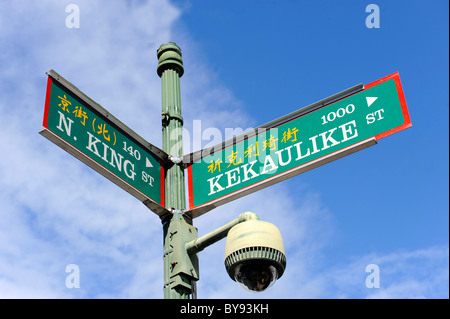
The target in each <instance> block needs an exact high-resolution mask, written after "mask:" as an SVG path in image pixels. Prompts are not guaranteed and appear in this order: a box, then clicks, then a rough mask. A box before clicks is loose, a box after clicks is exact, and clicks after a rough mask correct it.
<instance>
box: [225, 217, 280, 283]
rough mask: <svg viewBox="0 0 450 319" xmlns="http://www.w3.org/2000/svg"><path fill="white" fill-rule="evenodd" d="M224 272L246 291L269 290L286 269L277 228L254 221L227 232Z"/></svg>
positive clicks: (263, 222) (266, 223)
mask: <svg viewBox="0 0 450 319" xmlns="http://www.w3.org/2000/svg"><path fill="white" fill-rule="evenodd" d="M225 268H226V270H227V272H228V275H229V276H230V277H231V279H233V280H234V281H236V282H238V283H239V284H240V285H241V286H242V287H243V288H244V289H246V290H248V291H251V292H262V291H265V290H267V289H268V288H270V287H271V286H272V285H273V284H274V283H275V282H276V280H277V279H278V278H280V277H281V276H282V275H283V273H284V270H285V268H286V255H285V250H284V244H283V239H282V238H281V233H280V231H279V230H278V228H277V227H276V226H275V225H273V224H271V223H269V222H265V221H261V220H255V219H252V220H248V221H245V222H242V223H240V224H237V225H236V226H234V227H233V228H231V229H230V231H229V232H228V236H227V242H226V247H225Z"/></svg>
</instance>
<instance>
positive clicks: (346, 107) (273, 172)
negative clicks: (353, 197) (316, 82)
mask: <svg viewBox="0 0 450 319" xmlns="http://www.w3.org/2000/svg"><path fill="white" fill-rule="evenodd" d="M349 94H350V95H349ZM338 98H339V99H338V100H337V101H336V99H334V101H332V102H326V103H315V104H314V105H315V106H316V107H315V108H311V107H307V108H304V109H301V110H299V111H298V112H295V114H291V115H290V116H286V117H283V118H280V119H279V120H275V121H272V122H270V123H268V124H270V125H265V126H263V127H260V128H257V129H255V130H253V131H251V132H249V133H247V134H246V136H245V137H244V138H240V139H236V141H234V142H233V143H231V144H230V143H226V142H225V143H223V144H222V146H221V147H216V148H213V149H212V151H208V152H206V154H205V152H204V153H203V154H202V155H200V156H198V157H197V158H195V159H194V162H193V163H192V164H191V165H189V166H188V175H189V176H188V186H189V209H190V210H191V211H192V214H193V216H194V217H197V216H199V215H201V214H203V213H205V212H206V211H208V210H210V209H212V208H214V207H217V206H219V205H222V204H224V203H227V202H229V201H231V200H234V199H237V198H239V197H242V196H244V195H247V194H249V193H252V192H255V191H256V190H259V189H261V188H264V187H267V186H269V185H272V184H275V183H277V182H280V181H282V180H285V179H287V178H290V177H292V176H295V175H298V174H300V173H303V172H305V171H308V170H310V169H312V168H315V167H318V166H320V165H323V164H325V163H328V162H331V161H333V160H336V159H338V158H341V157H343V156H346V155H349V154H351V153H354V152H356V151H358V150H361V149H363V148H366V147H368V146H372V145H374V144H376V142H377V140H379V139H381V138H383V137H386V136H389V135H391V134H393V133H396V132H398V131H401V130H403V129H406V128H408V127H410V126H411V121H410V118H409V114H408V109H407V106H406V102H405V98H404V95H403V89H402V86H401V83H400V77H399V74H398V73H394V74H391V75H389V76H387V77H385V78H382V79H380V80H378V81H375V82H372V83H370V84H367V85H365V86H364V87H362V85H361V88H360V89H359V92H357V93H355V92H350V93H348V94H347V96H346V97H343V98H342V95H341V96H338ZM327 101H329V99H328V100H327Z"/></svg>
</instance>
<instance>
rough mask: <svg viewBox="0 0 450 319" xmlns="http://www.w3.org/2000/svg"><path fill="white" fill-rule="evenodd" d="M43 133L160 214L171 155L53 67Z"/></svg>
mask: <svg viewBox="0 0 450 319" xmlns="http://www.w3.org/2000/svg"><path fill="white" fill-rule="evenodd" d="M47 74H48V76H49V77H48V82H47V93H46V101H45V111H44V122H43V129H42V130H41V132H40V133H41V134H42V135H43V136H45V137H46V138H48V139H49V140H50V141H52V142H53V143H55V144H56V145H58V146H60V147H61V148H62V149H64V150H66V151H67V152H69V153H70V154H72V155H73V156H75V157H76V158H78V159H79V160H81V161H82V162H83V163H85V164H87V165H88V166H90V167H91V168H93V169H94V170H96V171H97V172H99V173H100V174H102V175H103V176H105V177H106V178H108V179H109V180H111V181H112V182H114V183H115V184H117V185H118V186H120V187H121V188H123V189H124V190H126V191H127V192H129V193H130V194H131V195H133V196H134V197H136V198H137V199H139V200H140V201H142V202H143V203H144V204H145V205H146V206H147V207H149V208H150V209H151V210H153V211H154V212H155V213H157V214H158V215H162V214H164V213H166V209H165V208H164V207H163V206H164V167H163V163H164V161H165V160H166V159H167V155H166V154H165V153H164V152H163V151H162V150H160V149H158V148H157V147H155V146H154V145H151V144H150V143H148V142H146V141H145V140H144V139H143V138H141V137H140V136H138V135H137V134H136V133H134V132H133V131H132V130H131V129H129V128H128V127H127V126H125V125H124V124H123V123H122V122H120V121H119V120H117V119H116V118H115V117H113V116H112V115H111V114H110V113H109V112H107V111H106V110H105V109H103V108H102V107H101V106H100V105H98V104H97V103H95V102H94V101H92V100H91V99H90V98H88V97H87V96H86V95H85V94H83V93H82V92H81V91H80V90H78V89H77V88H76V87H75V86H73V85H72V84H71V83H69V82H68V81H66V80H65V79H63V78H62V77H61V76H60V75H59V74H57V73H56V72H55V71H53V70H51V71H49V72H47Z"/></svg>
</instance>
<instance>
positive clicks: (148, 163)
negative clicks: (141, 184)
mask: <svg viewBox="0 0 450 319" xmlns="http://www.w3.org/2000/svg"><path fill="white" fill-rule="evenodd" d="M145 167H153V165H152V163H151V162H150V161H149V159H148V158H147V157H146V158H145Z"/></svg>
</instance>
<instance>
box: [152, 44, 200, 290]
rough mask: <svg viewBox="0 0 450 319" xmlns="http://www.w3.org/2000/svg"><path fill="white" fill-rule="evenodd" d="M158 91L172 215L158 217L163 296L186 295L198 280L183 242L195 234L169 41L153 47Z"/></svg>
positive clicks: (176, 67)
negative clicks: (188, 205) (188, 208)
mask: <svg viewBox="0 0 450 319" xmlns="http://www.w3.org/2000/svg"><path fill="white" fill-rule="evenodd" d="M157 56H158V62H159V64H158V69H157V72H158V75H159V76H160V77H161V92H162V137H163V150H164V151H165V152H166V153H167V154H169V159H170V160H171V163H169V165H168V166H167V165H166V166H167V167H166V169H165V189H164V192H165V193H164V194H165V206H166V208H167V209H168V210H170V211H172V213H173V214H172V215H171V216H168V217H165V218H164V219H163V220H162V223H163V230H164V298H166V299H188V298H189V297H190V296H191V295H192V293H193V290H194V287H195V281H196V280H198V257H197V255H188V254H187V252H186V248H185V244H186V242H188V241H191V240H194V239H195V238H197V230H196V229H195V227H193V226H192V220H191V219H190V218H188V217H187V216H185V215H184V214H182V211H183V210H185V209H186V195H185V184H184V167H183V163H182V162H181V158H182V156H183V138H182V133H183V118H182V116H181V98H180V78H181V76H182V75H183V73H184V68H183V61H182V59H181V50H180V48H179V47H178V46H177V45H176V44H175V43H172V42H169V43H165V44H163V45H161V46H160V48H159V49H158V51H157Z"/></svg>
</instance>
